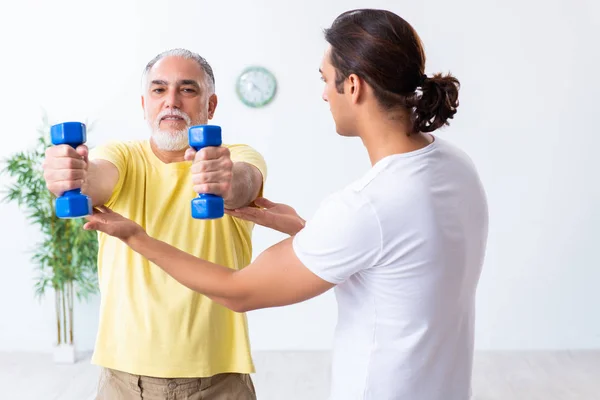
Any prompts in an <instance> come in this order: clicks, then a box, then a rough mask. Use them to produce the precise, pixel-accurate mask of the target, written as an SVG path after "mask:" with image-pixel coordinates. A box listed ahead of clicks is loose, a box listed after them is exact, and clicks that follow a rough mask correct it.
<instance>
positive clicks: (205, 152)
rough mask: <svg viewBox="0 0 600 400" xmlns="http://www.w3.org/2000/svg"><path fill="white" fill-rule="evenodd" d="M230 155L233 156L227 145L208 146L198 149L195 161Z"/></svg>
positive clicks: (228, 156)
mask: <svg viewBox="0 0 600 400" xmlns="http://www.w3.org/2000/svg"><path fill="white" fill-rule="evenodd" d="M230 157H231V155H230V151H229V149H228V148H227V147H223V146H218V147H216V146H208V147H204V148H202V149H200V151H198V152H197V153H196V156H195V158H194V160H195V161H201V160H216V159H219V158H230Z"/></svg>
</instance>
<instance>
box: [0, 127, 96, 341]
mask: <svg viewBox="0 0 600 400" xmlns="http://www.w3.org/2000/svg"><path fill="white" fill-rule="evenodd" d="M88 132H89V129H88ZM49 146H51V143H50V124H49V123H48V119H47V117H46V116H44V118H43V124H42V126H41V127H40V128H39V129H38V138H37V142H36V145H35V146H33V148H31V149H28V150H24V151H20V152H17V153H15V154H13V155H12V156H10V157H9V158H8V159H6V160H4V167H3V169H2V173H4V174H8V175H9V176H10V177H11V178H13V179H12V181H13V182H12V183H10V184H8V185H7V187H6V188H5V190H4V198H3V201H4V202H16V203H17V205H18V206H19V208H21V209H22V211H23V212H24V214H25V216H26V218H27V220H28V222H29V223H31V224H33V225H35V226H37V227H38V228H39V230H40V233H41V240H40V241H39V242H38V243H36V245H35V247H34V248H33V249H32V253H33V254H32V256H31V261H32V262H33V263H34V265H35V266H36V268H37V269H38V275H37V278H36V281H35V284H34V289H35V295H36V297H38V298H41V297H42V296H44V295H45V294H46V291H47V289H49V288H51V289H53V291H54V296H55V311H56V345H58V346H60V345H64V344H66V345H73V344H74V332H73V309H74V303H75V298H77V299H78V300H82V299H88V297H89V295H91V294H95V293H97V274H96V272H97V254H98V241H97V235H96V233H95V232H93V231H86V230H84V229H83V224H84V223H85V219H83V218H78V219H59V218H57V217H56V215H55V212H54V200H55V196H54V195H53V194H52V193H51V192H50V191H49V190H48V189H47V188H46V183H45V181H44V177H43V170H42V162H43V160H44V157H45V151H46V149H47V148H48V147H49Z"/></svg>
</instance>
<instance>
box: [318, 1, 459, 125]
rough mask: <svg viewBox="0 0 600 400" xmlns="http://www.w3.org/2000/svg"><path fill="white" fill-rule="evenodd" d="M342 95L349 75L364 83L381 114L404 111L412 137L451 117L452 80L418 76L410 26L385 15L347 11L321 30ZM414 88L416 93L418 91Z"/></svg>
mask: <svg viewBox="0 0 600 400" xmlns="http://www.w3.org/2000/svg"><path fill="white" fill-rule="evenodd" d="M325 39H326V40H327V42H329V44H330V45H331V63H332V65H333V66H334V68H335V69H336V87H337V91H338V92H339V93H343V90H344V87H343V84H344V80H345V79H346V78H348V76H350V75H351V74H356V75H357V76H358V77H360V78H362V79H364V80H365V81H366V82H367V83H368V84H369V85H370V86H371V87H372V88H373V91H374V93H375V97H376V98H377V100H378V101H379V103H380V104H381V106H382V107H383V108H385V109H386V110H391V109H393V108H397V107H405V108H407V109H409V111H410V115H411V120H412V123H413V132H412V133H418V132H433V131H435V130H436V129H438V128H440V127H441V126H443V125H448V120H449V119H452V118H453V117H454V114H456V108H457V107H458V90H459V87H460V83H459V81H458V79H456V78H455V77H453V76H452V75H450V74H448V75H445V76H443V75H442V74H439V73H438V74H434V75H433V76H432V77H426V76H425V75H424V70H425V52H424V51H423V46H422V44H421V39H420V38H419V36H418V35H417V33H416V32H415V30H414V29H413V27H412V26H411V25H410V24H409V23H408V22H406V21H405V20H404V19H402V18H401V17H399V16H398V15H396V14H394V13H392V12H390V11H385V10H374V9H361V10H353V11H347V12H345V13H343V14H341V15H340V16H339V17H337V18H336V19H335V21H334V22H333V24H332V26H331V27H330V28H329V29H326V30H325ZM419 89H420V90H419Z"/></svg>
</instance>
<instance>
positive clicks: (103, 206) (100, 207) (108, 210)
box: [96, 205, 116, 214]
mask: <svg viewBox="0 0 600 400" xmlns="http://www.w3.org/2000/svg"><path fill="white" fill-rule="evenodd" d="M96 208H97V209H98V210H100V211H102V212H103V213H105V214H116V213H115V212H114V211H113V210H111V209H110V208H108V207H106V206H105V205H101V206H98V207H96Z"/></svg>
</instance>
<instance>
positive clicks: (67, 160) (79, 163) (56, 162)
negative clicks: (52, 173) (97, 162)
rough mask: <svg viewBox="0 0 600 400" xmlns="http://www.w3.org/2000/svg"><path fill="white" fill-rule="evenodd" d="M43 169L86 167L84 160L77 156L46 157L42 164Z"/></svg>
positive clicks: (81, 168) (82, 168)
mask: <svg viewBox="0 0 600 400" xmlns="http://www.w3.org/2000/svg"><path fill="white" fill-rule="evenodd" d="M42 166H43V168H44V170H54V169H80V170H85V169H86V166H87V164H86V162H85V161H84V160H82V159H81V158H80V157H79V156H77V157H48V158H46V159H44V162H43V164H42Z"/></svg>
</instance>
